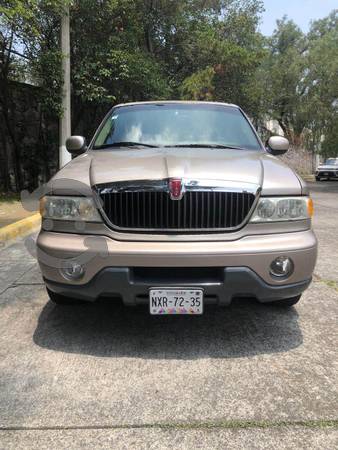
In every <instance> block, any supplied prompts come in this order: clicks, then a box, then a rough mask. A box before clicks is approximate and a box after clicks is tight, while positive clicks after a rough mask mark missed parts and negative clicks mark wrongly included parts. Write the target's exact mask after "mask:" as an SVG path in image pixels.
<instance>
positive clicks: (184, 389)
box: [0, 182, 338, 449]
mask: <svg viewBox="0 0 338 450" xmlns="http://www.w3.org/2000/svg"><path fill="white" fill-rule="evenodd" d="M311 188H312V190H313V197H314V200H315V207H316V218H315V221H314V226H315V229H316V232H317V235H318V238H319V241H320V250H319V262H318V265H317V269H316V277H315V282H314V283H313V284H312V286H311V288H310V289H309V290H308V291H307V292H306V294H305V295H304V297H303V299H302V301H301V302H300V303H299V304H298V305H297V306H296V307H295V308H291V309H289V310H284V309H281V308H271V307H267V306H263V305H259V304H256V303H253V302H250V301H242V302H240V303H236V304H233V305H231V307H229V308H226V309H208V310H207V311H206V314H205V315H204V316H202V317H159V318H156V317H151V316H149V315H148V312H147V311H146V309H144V308H140V309H135V310H129V309H125V308H123V307H122V306H121V305H119V304H111V303H109V302H108V301H106V302H100V303H97V304H93V305H92V304H89V305H79V306H69V307H63V308H60V307H56V306H54V305H52V304H51V302H49V301H48V298H47V295H46V293H45V289H44V286H43V284H42V281H41V278H40V275H39V272H38V270H37V266H36V262H35V260H34V258H33V257H31V256H30V255H29V254H28V253H27V251H26V250H25V247H24V245H23V241H19V242H18V243H16V244H15V245H13V246H11V247H8V248H6V249H4V250H2V251H1V252H0V329H1V333H0V405H1V407H0V448H4V449H9V448H16V449H17V448H72V449H74V448H114V449H120V448H121V449H122V448H123V449H124V448H126V449H133V448H135V449H139V448H151V449H155V448H156V449H162V448H175V449H181V448H182V449H185V448H220V449H221V448H236V449H237V448H238V449H248V448H269V449H270V448H295V449H299V448H318V449H319V448H321V449H322V448H326V449H331V448H332V449H335V448H337V446H338V421H337V419H338V357H337V356H338V346H337V341H338V340H337V338H338V332H337V324H338V245H337V243H338V182H336V183H335V182H329V183H327V182H323V183H320V184H318V183H317V184H311Z"/></svg>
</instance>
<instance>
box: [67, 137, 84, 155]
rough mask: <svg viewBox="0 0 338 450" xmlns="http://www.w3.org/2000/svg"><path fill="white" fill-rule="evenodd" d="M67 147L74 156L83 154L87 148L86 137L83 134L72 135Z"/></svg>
mask: <svg viewBox="0 0 338 450" xmlns="http://www.w3.org/2000/svg"><path fill="white" fill-rule="evenodd" d="M66 149H67V150H68V151H69V153H71V154H72V155H73V156H78V155H81V153H84V152H85V151H86V150H87V146H86V139H85V138H84V137H83V136H71V137H69V138H68V139H67V140H66Z"/></svg>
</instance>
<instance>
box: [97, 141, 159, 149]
mask: <svg viewBox="0 0 338 450" xmlns="http://www.w3.org/2000/svg"><path fill="white" fill-rule="evenodd" d="M110 147H150V148H156V145H151V144H144V143H143V142H125V141H121V142H112V143H111V144H102V145H97V146H95V147H93V150H102V149H104V148H110Z"/></svg>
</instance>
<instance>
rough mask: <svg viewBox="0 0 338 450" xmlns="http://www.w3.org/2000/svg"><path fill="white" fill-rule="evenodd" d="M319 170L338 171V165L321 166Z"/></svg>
mask: <svg viewBox="0 0 338 450" xmlns="http://www.w3.org/2000/svg"><path fill="white" fill-rule="evenodd" d="M317 170H338V164H334V165H333V164H330V165H325V164H323V165H320V166H318V169H317Z"/></svg>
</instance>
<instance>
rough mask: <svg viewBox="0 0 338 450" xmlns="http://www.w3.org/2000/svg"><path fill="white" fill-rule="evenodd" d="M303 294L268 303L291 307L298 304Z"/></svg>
mask: <svg viewBox="0 0 338 450" xmlns="http://www.w3.org/2000/svg"><path fill="white" fill-rule="evenodd" d="M301 296H302V294H300V295H297V296H296V297H291V298H285V299H283V300H277V301H275V302H268V303H266V304H267V305H271V306H282V307H283V308H290V307H291V306H294V305H296V304H297V303H298V302H299V300H300V299H301Z"/></svg>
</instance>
